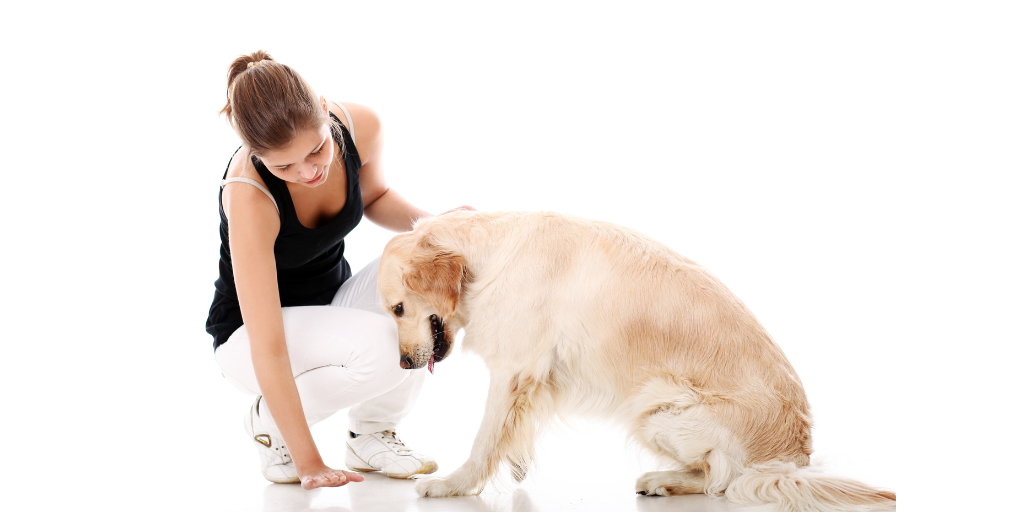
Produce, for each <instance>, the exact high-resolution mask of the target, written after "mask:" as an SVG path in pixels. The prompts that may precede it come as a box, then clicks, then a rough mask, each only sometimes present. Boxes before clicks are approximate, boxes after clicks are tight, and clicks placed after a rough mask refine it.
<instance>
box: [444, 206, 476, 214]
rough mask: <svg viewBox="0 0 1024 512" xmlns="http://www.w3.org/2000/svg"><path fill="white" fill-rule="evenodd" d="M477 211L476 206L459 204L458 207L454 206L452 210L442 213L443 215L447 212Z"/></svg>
mask: <svg viewBox="0 0 1024 512" xmlns="http://www.w3.org/2000/svg"><path fill="white" fill-rule="evenodd" d="M475 211H476V208H473V207H472V206H467V205H462V206H459V207H458V208H452V209H451V210H448V211H446V212H444V213H442V214H441V215H444V214H445V213H452V212H475ZM439 217H440V215H439Z"/></svg>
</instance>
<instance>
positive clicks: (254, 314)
mask: <svg viewBox="0 0 1024 512" xmlns="http://www.w3.org/2000/svg"><path fill="white" fill-rule="evenodd" d="M223 200H224V212H225V214H226V215H227V217H228V232H229V233H230V237H229V244H230V248H231V265H232V267H233V268H234V274H235V288H236V289H237V290H238V303H239V306H240V307H241V310H242V321H243V322H244V323H245V327H246V330H247V331H248V334H249V345H250V350H251V351H252V365H253V370H255V372H256V381H257V382H258V383H259V386H260V391H261V392H262V393H263V405H265V406H266V407H268V408H269V409H270V414H271V415H272V416H273V417H274V421H275V423H276V424H277V428H278V430H279V431H280V432H281V436H282V437H283V438H284V442H285V445H287V446H288V451H289V453H290V454H291V457H292V460H293V461H294V463H295V469H296V471H297V472H298V474H299V477H300V479H301V480H302V487H303V488H305V489H312V488H315V487H333V486H339V485H344V484H345V483H347V482H348V481H360V480H362V479H363V478H362V476H360V475H355V474H352V473H348V472H342V471H339V470H334V469H331V468H329V467H327V466H326V465H325V464H324V462H323V459H322V458H321V457H320V451H319V450H317V447H316V444H315V443H314V442H313V436H312V435H311V434H310V432H309V426H308V425H307V424H306V417H305V415H304V414H303V412H302V402H301V400H300V399H299V391H298V389H297V388H296V387H295V378H294V377H293V375H292V369H291V361H290V360H289V358H288V347H287V345H286V344H285V337H284V321H283V319H282V317H281V297H280V295H279V292H278V287H277V266H276V263H275V260H274V242H275V240H276V239H277V233H278V232H279V231H280V227H281V221H280V218H279V217H278V213H277V209H276V208H275V207H274V205H273V203H271V201H270V199H269V198H268V197H266V195H265V194H263V193H262V192H260V191H259V190H258V189H256V188H255V187H253V186H252V185H249V184H247V183H230V184H228V185H226V186H225V187H224V193H223Z"/></svg>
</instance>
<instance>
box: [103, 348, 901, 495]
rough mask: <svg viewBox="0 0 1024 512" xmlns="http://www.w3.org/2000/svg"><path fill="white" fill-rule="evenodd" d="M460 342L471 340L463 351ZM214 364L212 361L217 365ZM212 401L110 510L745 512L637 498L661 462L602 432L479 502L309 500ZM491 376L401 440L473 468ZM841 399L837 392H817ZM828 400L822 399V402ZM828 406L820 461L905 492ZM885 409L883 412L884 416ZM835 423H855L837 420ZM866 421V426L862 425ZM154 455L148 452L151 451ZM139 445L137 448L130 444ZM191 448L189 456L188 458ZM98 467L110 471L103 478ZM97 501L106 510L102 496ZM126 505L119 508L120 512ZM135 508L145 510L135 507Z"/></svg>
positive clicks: (451, 374) (442, 383) (328, 450)
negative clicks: (637, 486)
mask: <svg viewBox="0 0 1024 512" xmlns="http://www.w3.org/2000/svg"><path fill="white" fill-rule="evenodd" d="M460 341H461V340H460ZM211 363H212V361H211ZM196 378H197V379H198V380H199V381H200V382H201V385H202V386H203V388H202V389H203V390H204V391H203V392H202V393H192V396H189V397H176V398H175V400H176V403H177V404H178V406H181V405H183V404H186V403H187V404H189V405H188V407H189V411H188V413H187V414H184V415H181V416H180V417H179V418H178V421H176V422H175V424H174V425H162V426H160V427H158V428H159V432H161V434H162V435H164V436H171V435H173V434H170V433H169V432H171V431H175V430H177V431H180V432H183V433H184V435H185V437H184V440H187V442H183V443H180V444H181V445H183V446H177V445H169V446H165V447H164V449H163V450H166V451H156V450H153V451H152V452H142V453H139V454H135V455H136V456H135V458H136V459H138V460H147V457H157V458H158V459H159V461H160V466H159V468H157V467H150V468H147V469H145V471H148V472H149V475H151V476H152V478H147V477H146V476H147V473H145V472H143V473H141V474H138V473H137V474H125V476H124V477H123V478H122V479H121V481H122V482H124V484H125V485H122V487H121V490H119V492H118V493H116V494H115V495H109V496H107V497H106V499H107V500H111V501H112V503H111V506H110V507H109V508H110V509H118V510H127V509H132V508H146V509H150V510H156V509H159V510H183V509H189V510H219V511H259V510H262V511H265V512H271V511H273V512H278V511H298V510H323V511H334V512H342V511H405V512H415V511H453V512H459V511H467V512H468V511H473V512H476V511H487V512H522V511H526V512H529V511H544V512H548V511H562V510H581V511H592V512H601V511H609V512H611V511H633V510H635V511H641V512H657V511H662V510H666V511H667V510H674V511H678V510H686V511H694V512H700V511H729V510H741V509H740V507H737V506H735V505H733V504H731V503H729V502H727V501H725V500H724V499H722V498H709V497H706V496H703V495H698V496H685V497H671V498H666V497H648V496H638V495H636V494H635V493H634V490H633V485H634V482H635V480H636V478H637V477H638V476H639V475H640V474H641V473H643V472H645V471H652V470H657V469H663V468H662V467H661V466H659V464H658V463H657V461H655V460H654V459H653V458H651V457H649V456H648V455H646V454H645V453H642V452H640V451H638V450H636V449H635V448H633V447H632V446H630V445H629V444H628V443H627V442H626V439H625V436H624V435H623V433H622V432H621V431H620V430H619V429H618V427H616V426H615V425H612V424H609V423H602V422H597V421H591V420H578V421H574V422H573V423H572V424H571V425H555V426H553V427H552V428H551V429H549V430H547V431H546V432H545V434H544V435H543V436H542V437H541V439H540V441H539V442H538V445H537V447H536V448H537V450H536V451H537V460H536V463H535V466H534V467H533V468H532V469H531V471H530V473H529V475H528V476H527V478H526V480H525V481H524V482H523V483H522V484H519V485H517V484H515V483H513V482H512V480H511V478H510V477H509V476H508V475H507V474H502V475H500V476H499V477H498V478H497V479H496V480H495V481H494V482H492V484H490V485H489V486H488V487H487V488H486V489H485V491H484V492H483V493H482V494H481V495H480V496H474V497H464V498H443V499H438V498H419V497H418V496H417V495H416V493H415V490H414V487H415V481H412V480H398V479H390V478H386V477H383V476H381V475H379V474H376V473H370V474H366V480H365V481H364V482H360V483H352V484H349V485H347V486H344V487H340V488H330V489H319V490H314V491H304V490H302V489H301V488H300V487H299V486H298V485H280V484H271V483H269V482H267V481H265V480H264V479H263V478H262V476H261V475H260V473H259V466H258V461H257V455H256V450H255V448H254V447H253V446H252V443H251V442H250V441H249V440H248V439H247V438H246V436H245V434H244V432H243V430H242V425H241V423H242V421H241V418H242V415H243V414H244V412H245V411H246V410H248V406H249V403H250V402H251V398H250V397H248V396H245V395H242V394H241V393H239V392H237V391H236V390H235V389H234V388H232V387H231V386H230V385H228V383H227V382H224V380H223V379H222V378H221V377H220V375H219V374H218V373H217V372H216V370H215V368H212V367H211V368H209V371H208V372H204V373H203V374H202V375H196ZM487 380H488V376H487V373H486V369H485V368H483V365H482V362H481V361H480V360H479V358H476V357H475V356H467V355H465V354H463V353H460V352H457V353H455V354H453V356H452V357H451V358H449V359H448V360H446V361H445V362H444V363H442V364H439V365H438V366H437V368H436V372H435V374H434V375H432V376H429V378H428V379H427V382H426V384H425V386H424V389H423V393H422V394H421V396H420V399H419V401H418V402H417V406H416V408H415V409H414V410H413V412H412V414H410V416H409V417H408V418H406V420H405V421H403V423H402V424H401V425H400V426H399V429H398V432H399V434H400V436H401V437H402V438H403V440H404V441H405V442H406V444H408V445H409V446H410V447H412V448H414V449H416V450H418V451H421V452H423V453H427V454H430V455H431V456H433V457H434V458H435V459H436V460H437V461H438V464H439V466H440V469H439V471H438V472H437V473H436V475H441V476H443V475H446V474H448V473H450V472H451V471H453V470H454V469H455V468H457V467H458V466H459V465H460V464H462V462H463V461H464V460H465V459H466V457H467V456H468V454H469V449H470V446H471V444H472V440H473V437H474V435H475V434H476V429H477V427H478V426H479V422H480V418H481V415H482V413H483V411H482V409H483V405H484V399H485V393H486V387H487ZM816 391H818V392H822V391H825V392H826V393H825V395H826V396H827V395H828V394H831V390H830V389H825V390H822V389H817V390H816ZM818 394H819V393H812V396H816V395H818ZM828 403H830V402H825V401H823V402H821V405H822V407H820V410H821V412H822V414H821V415H820V417H819V422H818V425H817V426H816V428H815V446H816V454H815V457H814V458H813V459H812V460H815V461H816V462H818V463H820V464H821V465H823V466H825V467H826V468H827V469H829V470H831V471H834V472H836V473H838V474H842V475H845V476H849V477H853V478H857V479H860V480H862V481H864V482H866V483H870V484H873V485H877V486H880V487H885V488H889V489H893V490H896V491H897V492H898V488H897V485H898V482H897V474H896V461H895V460H894V458H893V457H890V456H888V455H887V454H891V453H894V451H895V447H894V445H893V443H894V441H893V439H892V438H891V436H890V433H891V431H889V430H888V429H887V428H885V426H884V424H882V425H879V424H872V423H870V422H867V423H858V422H857V419H856V418H858V417H863V416H865V415H864V414H863V411H861V410H858V409H854V408H853V406H852V405H851V404H845V405H844V404H836V405H837V406H838V407H835V408H832V407H827V404H828ZM876 407H877V405H876ZM836 411H843V412H844V413H845V414H843V415H840V416H839V417H838V418H839V420H841V421H837V420H835V419H833V417H834V415H835V414H837V412H836ZM858 414H859V416H858ZM312 431H313V435H314V437H315V439H316V441H317V445H318V447H319V449H320V451H321V453H322V454H323V456H324V459H325V462H327V463H328V464H329V465H333V466H334V467H341V464H343V461H344V448H345V447H344V442H345V438H346V437H347V436H346V435H345V434H346V433H347V414H346V413H345V411H343V412H341V413H339V414H336V415H335V416H333V417H331V418H328V419H327V420H325V421H323V422H321V423H319V424H317V425H315V426H314V427H313V429H312ZM141 442H142V443H146V441H141ZM126 444H131V443H126ZM184 445H190V446H184ZM97 467H99V466H97ZM95 498H100V499H103V498H101V497H100V496H95ZM113 501H117V502H119V503H113ZM133 505H134V506H133Z"/></svg>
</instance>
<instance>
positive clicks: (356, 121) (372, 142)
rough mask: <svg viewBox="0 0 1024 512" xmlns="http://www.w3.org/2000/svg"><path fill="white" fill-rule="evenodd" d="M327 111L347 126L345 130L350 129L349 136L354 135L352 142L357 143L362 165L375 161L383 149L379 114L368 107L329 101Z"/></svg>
mask: <svg viewBox="0 0 1024 512" xmlns="http://www.w3.org/2000/svg"><path fill="white" fill-rule="evenodd" d="M342 106H344V107H345V109H344V110H343V109H342V108H341V107H342ZM327 110H330V111H331V112H333V113H334V115H335V116H337V118H338V119H339V120H341V122H342V124H344V125H345V128H348V131H349V134H351V135H352V141H353V142H355V145H356V150H357V151H359V159H360V161H361V162H362V164H363V165H364V166H365V165H366V164H368V163H370V162H373V161H375V160H376V159H377V155H378V154H379V153H380V149H381V148H380V118H379V117H377V113H376V112H374V111H373V109H371V108H370V107H367V106H366V105H360V104H358V103H349V102H338V101H328V102H327ZM345 110H348V113H349V116H348V117H351V123H350V122H349V119H348V118H347V116H345Z"/></svg>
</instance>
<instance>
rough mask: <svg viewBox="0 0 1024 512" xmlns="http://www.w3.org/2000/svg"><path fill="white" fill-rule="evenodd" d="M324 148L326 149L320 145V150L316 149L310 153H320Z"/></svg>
mask: <svg viewBox="0 0 1024 512" xmlns="http://www.w3.org/2000/svg"><path fill="white" fill-rule="evenodd" d="M323 150H324V148H323V146H320V149H318V150H316V151H314V152H312V153H310V154H311V155H319V154H320V152H321V151H323Z"/></svg>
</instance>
